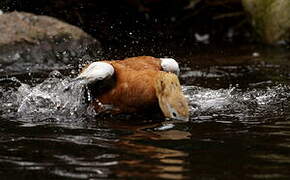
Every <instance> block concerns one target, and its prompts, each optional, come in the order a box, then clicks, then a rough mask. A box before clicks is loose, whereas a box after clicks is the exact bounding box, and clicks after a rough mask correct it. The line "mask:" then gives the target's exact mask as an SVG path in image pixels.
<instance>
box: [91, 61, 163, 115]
mask: <svg viewBox="0 0 290 180" xmlns="http://www.w3.org/2000/svg"><path fill="white" fill-rule="evenodd" d="M104 62H107V63H109V64H111V65H112V66H113V67H114V70H115V74H114V77H113V78H114V82H113V83H114V84H113V85H112V87H111V88H109V90H106V91H105V92H101V93H100V94H99V95H97V96H96V99H97V100H98V101H99V102H101V103H102V104H111V105H113V106H114V112H118V111H119V112H137V111H144V110H147V109H156V108H158V99H157V96H156V92H155V88H154V80H155V77H156V75H157V74H158V72H159V71H160V70H161V65H160V60H159V59H157V58H154V57H149V56H141V57H134V58H128V59H125V60H115V61H104ZM94 106H95V109H96V110H98V109H100V107H99V105H98V103H95V104H94Z"/></svg>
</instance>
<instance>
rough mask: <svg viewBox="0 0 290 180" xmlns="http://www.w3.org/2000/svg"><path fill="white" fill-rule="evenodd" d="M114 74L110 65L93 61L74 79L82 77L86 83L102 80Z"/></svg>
mask: <svg viewBox="0 0 290 180" xmlns="http://www.w3.org/2000/svg"><path fill="white" fill-rule="evenodd" d="M113 74H114V68H113V66H112V65H110V64H108V63H105V62H93V63H92V64H90V65H89V66H88V67H87V68H86V69H85V70H84V71H83V72H82V73H81V74H80V75H79V76H78V77H77V78H76V79H84V80H86V81H87V83H93V82H95V81H100V80H104V79H106V78H109V77H111V76H112V75H113Z"/></svg>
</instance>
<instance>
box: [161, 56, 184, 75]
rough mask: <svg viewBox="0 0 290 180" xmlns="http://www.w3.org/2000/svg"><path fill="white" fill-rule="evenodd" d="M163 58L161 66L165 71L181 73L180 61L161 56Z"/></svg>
mask: <svg viewBox="0 0 290 180" xmlns="http://www.w3.org/2000/svg"><path fill="white" fill-rule="evenodd" d="M160 60H161V67H162V69H163V71H166V72H171V73H174V74H176V75H178V74H179V72H180V69H179V65H178V63H177V62H176V61H175V60H174V59H172V58H160Z"/></svg>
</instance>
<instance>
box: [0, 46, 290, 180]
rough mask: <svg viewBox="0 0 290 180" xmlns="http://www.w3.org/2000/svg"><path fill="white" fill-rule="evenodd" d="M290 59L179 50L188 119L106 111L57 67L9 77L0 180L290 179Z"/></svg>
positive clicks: (0, 112) (3, 85)
mask: <svg viewBox="0 0 290 180" xmlns="http://www.w3.org/2000/svg"><path fill="white" fill-rule="evenodd" d="M231 50H232V49H231ZM257 51H258V52H259V56H253V52H257ZM198 58H202V59H204V61H203V62H202V63H200V61H198V62H195V61H194V59H198ZM289 59H290V55H289V54H288V53H287V52H281V51H278V52H276V51H272V52H270V51H268V50H264V51H261V49H254V50H253V49H238V50H234V51H229V52H228V51H227V50H225V51H223V52H222V53H219V52H218V53H217V52H216V50H214V51H213V52H210V53H209V52H206V53H205V54H204V55H202V54H199V55H191V56H190V57H184V56H182V58H180V61H183V63H181V64H182V73H181V76H180V77H181V81H182V83H183V84H184V86H183V90H184V92H185V94H186V96H187V98H188V99H189V104H190V113H191V118H190V119H191V121H190V122H180V121H164V120H161V119H151V118H152V117H151V116H150V117H133V116H132V117H128V118H125V120H124V118H122V117H121V116H120V117H110V116H106V117H100V116H98V115H96V114H94V113H93V111H92V110H91V109H90V108H89V106H88V105H87V101H88V99H89V95H90V94H89V92H88V91H87V89H86V87H84V86H83V85H82V84H80V83H79V84H78V83H75V84H74V83H73V84H72V83H71V82H72V79H71V78H69V77H63V76H62V75H61V74H60V73H59V72H57V71H54V72H52V73H51V74H50V75H49V76H48V77H46V78H43V79H42V81H39V79H38V80H37V83H35V81H34V80H33V78H32V79H31V80H27V81H25V83H24V82H19V81H17V80H16V79H15V78H14V79H11V78H10V77H9V78H8V79H7V78H6V77H2V78H6V79H5V80H4V81H1V82H0V102H1V103H0V167H1V168H0V176H1V179H2V178H3V179H19V178H20V179H63V178H65V179H149V178H153V179H289V177H290V172H289V168H290V155H289V152H290V106H289V105H290V103H289V102H290V101H289V100H290V87H289V84H290V83H289V80H290V74H289V69H290V68H289V66H290V64H289V62H290V61H289ZM189 61H191V62H192V63H191V64H190V63H189ZM18 79H21V78H18ZM2 80H3V79H2ZM21 81H22V79H21ZM67 87H70V88H69V90H67Z"/></svg>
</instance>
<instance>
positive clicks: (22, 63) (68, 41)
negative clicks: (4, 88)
mask: <svg viewBox="0 0 290 180" xmlns="http://www.w3.org/2000/svg"><path fill="white" fill-rule="evenodd" d="M0 34H1V35H0V71H2V72H3V71H8V72H11V71H12V72H15V71H16V72H19V71H24V70H26V69H27V68H28V69H31V68H34V70H43V69H46V70H49V69H57V68H58V67H61V66H62V67H63V66H64V65H66V64H78V63H79V62H80V61H83V60H93V59H95V58H98V57H99V56H100V55H101V46H100V43H99V41H97V40H96V39H94V38H93V37H91V36H90V35H88V34H87V33H85V32H84V31H82V30H81V29H79V28H77V27H75V26H72V25H69V24H67V23H64V22H62V21H59V20H57V19H55V18H52V17H48V16H37V15H34V14H30V13H24V12H11V13H4V14H2V15H0ZM0 73H1V72H0Z"/></svg>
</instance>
